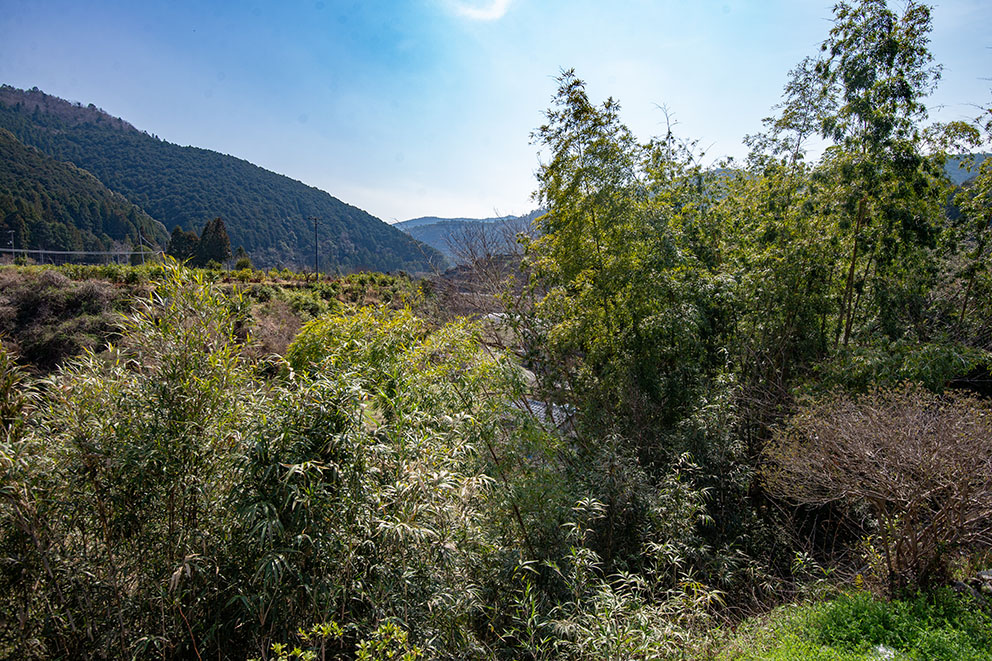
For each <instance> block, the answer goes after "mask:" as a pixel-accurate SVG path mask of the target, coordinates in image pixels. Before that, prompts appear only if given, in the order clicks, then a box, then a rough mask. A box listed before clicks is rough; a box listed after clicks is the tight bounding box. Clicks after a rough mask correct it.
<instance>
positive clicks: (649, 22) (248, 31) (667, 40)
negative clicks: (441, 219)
mask: <svg viewBox="0 0 992 661" xmlns="http://www.w3.org/2000/svg"><path fill="white" fill-rule="evenodd" d="M893 4H894V5H897V4H898V3H893ZM832 5H833V3H832V2H830V1H826V2H824V1H821V0H722V1H721V0H714V1H710V0H654V1H651V0H544V1H539V0H406V1H396V0H381V1H380V0H366V1H364V2H361V1H358V2H352V1H345V0H341V1H338V0H319V1H314V0H307V1H305V2H297V1H294V0H284V1H282V2H253V1H250V0H249V1H243V2H216V1H211V2H205V1H203V0H198V1H195V2H189V1H185V0H171V1H169V2H158V1H155V0H144V1H136V0H130V1H127V2H108V1H97V0H89V1H87V0H73V1H71V2H59V1H53V2H49V1H46V0H0V82H3V83H7V84H10V85H14V86H16V87H23V88H29V87H32V86H38V87H39V88H41V89H42V90H44V91H46V92H48V93H51V94H55V95H57V96H61V97H63V98H67V99H69V100H72V101H81V102H82V103H84V104H86V103H94V104H96V105H97V106H100V107H102V108H104V109H105V110H107V111H108V112H109V113H111V114H112V115H116V116H120V117H123V118H124V119H126V120H127V121H129V122H131V123H132V124H134V125H135V126H137V127H138V128H139V129H143V130H146V131H148V132H149V133H153V134H155V135H158V136H159V137H160V138H163V139H165V140H169V141H171V142H175V143H179V144H181V145H195V146H199V147H205V148H208V149H214V150H217V151H220V152H224V153H227V154H232V155H235V156H239V157H241V158H245V159H247V160H249V161H252V162H253V163H256V164H258V165H261V166H262V167H265V168H268V169H270V170H274V171H276V172H280V173H283V174H286V175H289V176H290V177H293V178H295V179H300V180H301V181H304V182H306V183H307V184H310V185H313V186H317V187H318V188H321V189H324V190H326V191H328V192H329V193H331V194H332V195H334V196H336V197H339V198H341V199H342V200H344V201H346V202H349V203H351V204H354V205H356V206H359V207H361V208H363V209H366V210H367V211H369V212H370V213H372V214H373V215H376V216H378V217H380V218H382V219H383V220H386V221H392V220H403V219H406V218H412V217H415V216H423V215H439V216H490V215H494V214H496V213H500V214H509V213H523V212H525V211H528V210H529V209H531V207H532V206H533V204H532V202H531V201H530V193H531V192H532V191H533V189H534V178H533V173H534V170H535V169H536V167H537V164H538V159H537V150H536V148H535V147H534V146H533V145H531V144H530V140H529V135H530V132H531V131H532V130H533V129H534V128H536V127H537V126H538V125H539V124H540V123H541V121H542V113H543V111H544V110H545V109H546V108H547V107H548V105H549V102H550V100H551V98H552V95H553V94H554V91H555V80H554V79H555V76H556V75H557V73H558V72H559V70H560V69H562V68H568V67H574V68H575V69H576V71H577V73H578V75H579V77H580V78H582V79H584V80H585V81H586V82H587V84H588V91H589V93H590V96H591V97H592V98H593V100H595V101H601V100H603V99H605V98H606V97H607V96H613V97H614V98H616V99H618V100H619V101H620V104H621V107H622V118H623V119H624V121H625V122H626V123H627V124H628V125H629V126H630V127H631V128H632V129H633V130H634V131H635V133H636V134H637V135H638V136H639V137H641V138H643V139H646V138H648V137H650V136H651V135H654V134H657V133H660V132H662V123H663V121H664V116H663V114H662V113H661V111H660V110H659V107H661V106H664V107H667V108H668V109H669V111H670V112H671V113H672V114H673V115H674V117H675V119H676V121H677V122H678V132H679V133H680V134H681V135H683V136H684V137H687V138H695V139H699V140H700V141H701V144H702V145H704V146H706V147H708V154H709V156H710V157H712V159H713V160H716V159H717V158H719V157H721V156H727V155H734V156H741V155H743V153H744V150H743V149H742V147H741V138H742V137H743V136H744V135H745V134H748V133H754V132H756V131H757V130H759V129H760V127H761V124H760V121H761V118H762V117H765V116H767V115H768V114H769V110H770V108H771V106H772V105H774V104H775V103H776V102H777V101H778V98H779V95H780V91H781V89H782V86H783V84H784V83H785V80H786V74H787V72H788V71H789V69H791V68H792V67H793V66H794V65H795V64H796V63H797V62H798V61H799V60H800V59H802V57H803V56H805V55H812V54H815V53H816V51H817V48H818V45H819V43H820V42H821V41H822V40H823V38H824V37H825V36H826V33H827V30H828V29H829V18H830V15H831V12H830V9H831V7H832ZM932 49H933V52H934V54H935V55H936V57H937V59H938V61H940V62H941V63H943V64H944V66H945V70H944V80H943V82H942V84H941V88H940V91H939V92H938V94H937V96H936V98H935V102H937V103H939V104H942V108H941V109H940V110H938V111H937V112H934V113H932V115H933V116H934V117H935V118H938V119H944V120H949V119H966V118H971V117H973V116H974V115H976V114H977V111H976V109H975V108H974V107H972V106H971V105H969V104H986V105H987V104H988V102H989V101H990V99H992V96H990V92H989V90H990V87H992V82H989V80H988V77H990V76H992V2H990V1H989V0H945V1H944V2H942V3H940V4H939V5H937V6H936V8H935V11H934V32H933V44H932Z"/></svg>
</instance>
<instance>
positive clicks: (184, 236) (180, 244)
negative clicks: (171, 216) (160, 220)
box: [165, 225, 200, 262]
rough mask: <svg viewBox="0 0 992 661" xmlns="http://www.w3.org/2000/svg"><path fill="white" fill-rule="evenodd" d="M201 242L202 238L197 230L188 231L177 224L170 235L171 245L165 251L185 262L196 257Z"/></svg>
mask: <svg viewBox="0 0 992 661" xmlns="http://www.w3.org/2000/svg"><path fill="white" fill-rule="evenodd" d="M199 244H200V238H199V237H198V236H197V235H196V232H193V231H189V232H187V231H185V230H184V229H183V228H182V227H180V226H179V225H176V226H175V228H173V230H172V235H171V236H170V237H169V245H168V246H167V247H166V249H165V252H166V254H167V255H170V256H171V257H175V258H176V259H177V260H178V261H180V262H185V261H187V260H191V259H193V258H194V257H196V254H197V249H198V248H199Z"/></svg>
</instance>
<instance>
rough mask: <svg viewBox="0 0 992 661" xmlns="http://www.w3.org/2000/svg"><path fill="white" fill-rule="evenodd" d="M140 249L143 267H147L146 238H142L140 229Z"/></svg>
mask: <svg viewBox="0 0 992 661" xmlns="http://www.w3.org/2000/svg"><path fill="white" fill-rule="evenodd" d="M138 241H139V243H138V249H139V250H141V265H142V266H144V265H145V237H143V236H141V228H140V227H139V228H138Z"/></svg>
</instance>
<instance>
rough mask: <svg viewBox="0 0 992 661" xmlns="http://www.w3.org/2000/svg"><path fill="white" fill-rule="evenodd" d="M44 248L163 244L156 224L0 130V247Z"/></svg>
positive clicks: (82, 174)
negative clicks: (11, 243) (11, 245)
mask: <svg viewBox="0 0 992 661" xmlns="http://www.w3.org/2000/svg"><path fill="white" fill-rule="evenodd" d="M10 232H13V233H14V235H13V241H14V245H15V246H16V247H17V248H29V249H34V248H38V249H43V250H88V251H102V250H109V249H111V248H112V247H113V245H114V244H115V243H130V244H131V245H138V242H139V232H140V235H141V236H142V237H143V238H144V239H145V241H146V242H149V243H153V244H157V245H159V246H160V247H164V246H165V242H166V240H167V239H168V235H167V234H166V232H165V227H163V226H162V224H161V223H159V222H157V221H155V220H153V219H152V218H151V217H150V216H149V215H148V214H146V213H145V212H144V211H142V210H141V209H139V208H138V207H137V206H135V205H134V204H132V203H131V202H129V201H128V200H127V199H126V198H124V197H123V196H121V195H119V194H117V193H114V192H113V191H111V190H109V189H108V188H107V187H106V186H104V185H103V184H102V183H100V181H99V180H97V178H96V177H94V176H93V175H92V174H90V173H89V172H87V171H85V170H82V169H80V168H78V167H76V166H74V165H72V164H71V163H62V162H60V161H57V160H55V159H54V158H52V157H50V156H46V155H45V154H43V153H41V152H39V151H38V150H36V149H33V148H31V147H28V146H27V145H25V144H23V143H22V142H20V141H19V140H17V138H15V137H14V135H13V134H12V133H10V132H9V131H6V130H4V129H0V244H2V245H3V246H4V247H8V246H9V245H10V240H11V235H10Z"/></svg>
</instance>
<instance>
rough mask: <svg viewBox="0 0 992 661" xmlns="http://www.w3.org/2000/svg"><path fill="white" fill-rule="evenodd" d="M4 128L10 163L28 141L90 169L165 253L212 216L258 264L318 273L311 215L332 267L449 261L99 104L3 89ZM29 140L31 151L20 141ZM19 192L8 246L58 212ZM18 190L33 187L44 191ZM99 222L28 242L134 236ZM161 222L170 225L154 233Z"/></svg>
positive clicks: (326, 199) (1, 218)
mask: <svg viewBox="0 0 992 661" xmlns="http://www.w3.org/2000/svg"><path fill="white" fill-rule="evenodd" d="M0 128H3V129H6V130H7V131H9V132H10V133H9V134H8V137H7V138H6V139H5V141H4V142H3V149H4V150H5V151H4V152H3V154H2V155H3V158H4V160H5V161H6V160H7V158H8V156H7V154H8V151H9V153H11V154H14V153H16V154H19V155H18V156H17V158H18V159H21V158H22V157H23V145H28V146H30V147H33V148H35V149H36V150H38V151H39V152H40V153H41V154H43V155H46V156H47V157H49V162H48V165H47V166H46V167H49V168H51V167H54V166H52V165H51V160H54V161H57V162H63V163H71V164H72V165H74V166H75V167H76V170H77V173H78V172H81V170H80V169H82V170H85V171H87V173H90V174H92V176H93V178H95V179H96V180H98V182H97V183H100V184H102V186H103V187H104V192H102V193H100V195H103V196H104V198H105V197H106V194H107V193H109V191H113V192H114V193H116V194H118V195H119V196H120V198H121V199H120V200H119V201H120V202H121V204H123V203H125V202H127V203H130V204H131V205H132V206H133V207H134V214H135V216H134V217H135V218H136V219H138V220H135V221H132V223H138V224H142V226H147V227H148V228H149V236H148V237H147V238H149V239H151V240H154V241H156V242H157V243H158V245H160V246H163V245H164V242H165V240H166V238H165V237H166V234H165V232H166V231H171V230H172V229H173V228H174V227H176V226H181V227H183V228H184V229H186V230H195V231H197V232H199V231H200V230H201V228H202V227H203V225H204V223H205V222H206V221H207V220H209V219H211V218H214V217H218V216H219V217H221V218H222V219H223V220H224V223H225V225H226V227H227V231H228V234H229V235H230V238H231V243H232V246H233V247H235V248H236V247H238V246H242V247H244V248H245V250H247V251H248V253H249V254H250V255H251V258H252V260H253V261H254V262H255V264H256V265H259V266H275V265H285V266H293V267H311V268H312V264H313V254H314V230H313V221H312V220H311V219H312V218H314V217H315V218H317V219H319V220H318V232H317V234H318V253H319V255H320V258H321V263H320V268H321V269H322V270H335V269H336V270H341V271H353V270H361V269H369V270H379V271H395V270H406V271H409V272H412V273H419V272H425V271H429V270H432V269H433V268H434V266H435V265H438V264H441V263H443V262H444V257H443V255H441V254H440V253H439V252H438V251H436V250H434V249H432V248H430V247H429V246H426V245H423V244H421V243H419V242H417V241H416V240H414V239H412V238H411V237H410V236H409V235H408V234H405V233H404V232H402V231H400V230H399V229H397V228H395V227H391V226H389V225H387V224H386V223H384V222H382V221H381V220H379V219H378V218H375V217H374V216H372V215H370V214H368V213H366V212H365V211H362V210H361V209H358V208H356V207H354V206H351V205H349V204H346V203H344V202H342V201H341V200H338V199H337V198H334V197H332V196H331V195H329V194H327V193H325V192H324V191H321V190H318V189H316V188H313V187H311V186H307V185H305V184H303V183H301V182H299V181H296V180H293V179H290V178H289V177H285V176H283V175H280V174H276V173H274V172H270V171H268V170H265V169H263V168H260V167H258V166H256V165H253V164H251V163H249V162H248V161H245V160H242V159H239V158H235V157H233V156H227V155H224V154H220V153H218V152H215V151H210V150H208V149H199V148H196V147H180V146H179V145H175V144H172V143H169V142H166V141H164V140H159V139H158V138H156V137H154V136H152V135H149V134H148V133H145V132H143V131H139V130H138V129H136V128H134V127H133V126H132V125H131V124H129V123H128V122H126V121H124V120H123V119H121V118H118V117H112V116H110V115H109V114H107V113H106V112H104V111H102V110H101V109H99V108H97V107H96V106H94V105H92V104H90V105H88V106H83V105H81V104H78V103H70V102H68V101H65V100H63V99H60V98H58V97H54V96H51V95H48V94H45V93H44V92H42V91H40V90H38V89H37V88H34V89H32V90H27V91H25V90H20V89H16V88H13V87H10V86H8V85H3V86H0ZM18 142H19V143H23V145H21V146H18V145H17V144H15V143H18ZM11 185H13V184H8V188H7V189H5V188H0V196H8V197H10V198H11V199H21V200H22V201H21V203H20V204H21V206H20V207H18V208H19V209H20V210H19V211H15V212H13V213H14V216H11V213H12V212H11V211H10V210H7V212H6V215H0V243H2V242H3V240H4V239H3V237H4V236H5V233H4V232H5V230H11V229H13V230H15V231H18V230H17V228H16V227H14V226H15V225H17V224H18V223H22V224H27V225H32V227H37V226H39V225H38V221H37V216H38V214H41V215H44V214H45V213H48V212H47V211H42V208H43V207H46V203H42V202H41V201H38V200H33V202H32V204H27V202H26V201H25V199H24V198H21V197H18V195H19V193H18V194H15V193H16V191H14V190H12V189H10V188H9V186H11ZM39 185H40V184H39ZM16 186H18V187H19V188H25V189H26V188H29V187H31V186H35V184H30V185H29V184H27V183H20V184H16ZM56 188H58V187H56ZM106 189H109V191H107V190H106ZM58 190H61V189H58ZM77 192H78V190H77ZM59 196H60V193H58V192H57V190H49V194H48V197H49V198H51V199H54V198H58V197H59ZM104 198H101V197H96V198H93V199H94V200H98V199H104ZM124 198H126V199H124ZM4 199H6V198H4ZM106 199H108V200H109V199H111V198H106ZM8 202H9V200H8ZM108 203H109V202H108ZM13 204H16V202H15V203H13ZM25 204H27V206H32V205H33V206H32V208H33V209H34V210H33V211H32V210H25V208H24V207H25ZM98 205H99V203H98ZM8 206H9V204H8ZM53 206H57V205H52V204H47V207H48V208H51V207H53ZM63 206H65V205H63ZM68 206H69V207H72V205H71V204H70V205H68ZM125 209H126V210H125ZM121 212H122V213H124V214H125V215H126V216H128V215H130V214H131V212H132V209H131V207H124V206H122V207H121ZM25 213H27V215H28V216H31V218H34V220H30V219H29V218H27V217H26V216H25ZM77 216H78V214H77ZM59 217H60V218H61V219H62V220H60V221H56V220H54V219H53V218H54V216H52V215H51V214H49V215H48V216H47V218H48V220H46V221H45V222H46V223H48V224H49V225H51V224H52V223H55V225H58V224H59V223H62V224H65V223H66V222H70V221H71V223H70V224H74V223H75V222H76V221H75V220H74V219H75V218H76V216H74V215H73V213H68V214H62V215H61V216H59ZM148 217H150V219H154V221H158V223H160V225H159V224H156V223H154V222H151V221H150V219H149V218H148ZM84 220H85V219H84ZM139 221H140V222H139ZM81 222H82V221H81ZM89 222H90V227H89V228H87V227H85V222H83V224H82V225H78V226H77V229H79V232H80V235H79V236H75V235H72V234H73V233H72V232H71V231H68V230H66V231H54V230H52V231H48V233H47V234H46V233H39V232H34V233H33V234H32V233H29V236H31V237H33V238H29V239H26V240H28V241H34V242H35V244H36V245H39V247H44V248H48V249H57V248H66V247H70V246H76V245H90V246H96V245H104V244H105V243H106V240H107V238H109V239H111V240H119V239H120V238H122V237H129V236H130V234H128V232H127V231H125V232H124V233H123V234H121V232H117V235H118V236H115V234H113V233H111V232H107V231H105V229H106V228H105V227H104V226H99V227H97V226H95V225H93V223H92V221H89ZM55 225H52V227H54V226H55ZM137 226H138V225H137V224H136V225H135V227H137ZM153 226H154V227H156V228H158V229H157V230H156V231H154V232H153V231H151V227H153ZM87 233H88V234H87ZM132 233H133V232H132ZM70 235H72V236H70ZM90 235H92V236H90ZM104 235H106V236H104ZM42 244H44V245H42Z"/></svg>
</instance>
